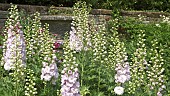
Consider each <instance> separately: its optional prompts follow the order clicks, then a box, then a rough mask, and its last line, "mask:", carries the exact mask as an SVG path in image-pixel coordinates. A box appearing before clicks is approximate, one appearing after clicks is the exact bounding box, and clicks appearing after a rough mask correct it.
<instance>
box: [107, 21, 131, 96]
mask: <svg viewBox="0 0 170 96" xmlns="http://www.w3.org/2000/svg"><path fill="white" fill-rule="evenodd" d="M112 23H113V24H112V28H111V29H110V31H111V36H109V37H108V40H109V45H108V46H109V48H108V49H109V50H108V56H109V60H108V61H106V62H107V63H108V64H107V66H108V67H109V68H110V70H114V71H115V78H114V79H115V83H116V87H115V89H114V92H115V93H116V94H118V95H122V94H123V93H124V87H125V86H124V83H125V82H127V81H129V80H130V77H131V76H130V65H129V62H128V56H127V53H126V48H125V46H124V43H123V42H121V41H120V40H119V37H118V32H117V28H118V19H113V21H112ZM119 89H120V90H121V91H120V92H119Z"/></svg>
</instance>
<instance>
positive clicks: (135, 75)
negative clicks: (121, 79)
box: [129, 30, 148, 94]
mask: <svg viewBox="0 0 170 96" xmlns="http://www.w3.org/2000/svg"><path fill="white" fill-rule="evenodd" d="M144 37H145V34H144V31H143V30H140V33H139V35H138V43H137V49H136V51H135V52H134V54H133V57H132V62H131V64H130V65H131V80H130V82H129V93H132V94H134V93H135V91H136V90H137V88H142V87H141V86H142V85H144V84H146V78H145V77H146V67H147V66H148V63H147V61H146V56H147V54H146V47H145V39H144Z"/></svg>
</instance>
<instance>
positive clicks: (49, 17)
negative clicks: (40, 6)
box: [40, 15, 72, 21]
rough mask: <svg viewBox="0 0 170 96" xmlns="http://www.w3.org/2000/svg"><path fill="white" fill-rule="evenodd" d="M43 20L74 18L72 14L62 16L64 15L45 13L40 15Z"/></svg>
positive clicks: (69, 19)
mask: <svg viewBox="0 0 170 96" xmlns="http://www.w3.org/2000/svg"><path fill="white" fill-rule="evenodd" d="M40 18H41V20H68V21H71V20H72V16H65V15H64V16H62V15H43V16H40Z"/></svg>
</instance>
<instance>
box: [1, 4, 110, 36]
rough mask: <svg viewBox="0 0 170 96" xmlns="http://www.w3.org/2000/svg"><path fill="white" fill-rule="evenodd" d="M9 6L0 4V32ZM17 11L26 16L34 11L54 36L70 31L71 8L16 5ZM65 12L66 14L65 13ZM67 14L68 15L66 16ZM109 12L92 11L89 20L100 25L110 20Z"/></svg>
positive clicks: (102, 10) (101, 10)
mask: <svg viewBox="0 0 170 96" xmlns="http://www.w3.org/2000/svg"><path fill="white" fill-rule="evenodd" d="M10 6H11V5H10V4H1V3H0V32H1V31H2V28H1V27H2V26H4V24H5V20H6V19H7V15H8V11H7V10H8V9H9V8H10ZM17 6H18V9H19V10H24V11H26V12H27V13H28V14H31V13H34V12H36V11H38V12H40V14H41V22H42V24H44V23H48V24H49V25H50V26H49V29H50V32H52V33H54V34H59V35H60V37H63V35H64V33H65V32H66V31H69V30H70V26H71V25H70V23H71V21H72V15H71V14H70V13H72V11H73V10H72V8H68V7H47V6H33V5H17ZM49 10H58V11H59V12H60V13H57V14H55V15H54V14H51V13H49ZM66 12H67V13H66ZM68 13H69V14H68ZM111 13H112V11H111V10H105V9H93V10H92V11H91V12H90V17H89V18H94V19H95V21H96V24H102V23H103V22H106V21H107V20H109V19H110V18H111Z"/></svg>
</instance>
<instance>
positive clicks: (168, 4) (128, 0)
mask: <svg viewBox="0 0 170 96" xmlns="http://www.w3.org/2000/svg"><path fill="white" fill-rule="evenodd" d="M77 1H85V2H86V3H87V4H90V5H92V8H106V9H115V8H116V9H117V8H118V9H123V10H157V11H168V12H169V11H170V0H22V1H21V0H1V1H0V3H14V4H31V5H45V6H52V5H54V6H64V7H72V6H73V5H74V3H76V2H77Z"/></svg>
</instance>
